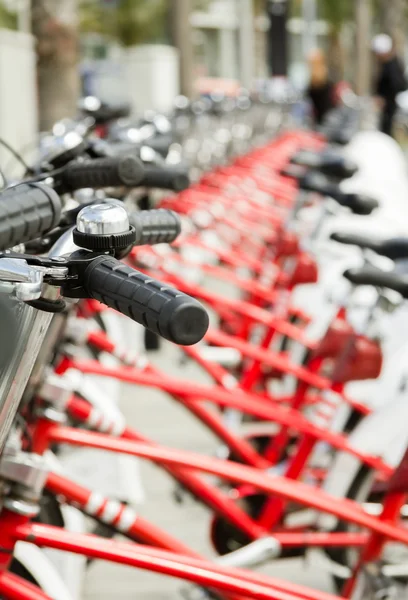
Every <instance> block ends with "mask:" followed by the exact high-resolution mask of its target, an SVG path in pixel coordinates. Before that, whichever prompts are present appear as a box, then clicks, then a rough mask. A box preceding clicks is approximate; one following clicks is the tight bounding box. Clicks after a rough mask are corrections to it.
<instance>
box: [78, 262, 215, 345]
mask: <svg viewBox="0 0 408 600" xmlns="http://www.w3.org/2000/svg"><path fill="white" fill-rule="evenodd" d="M83 285H84V289H85V290H86V293H87V294H88V296H89V297H91V298H94V299H95V300H99V301H100V302H103V303H104V304H106V305H107V306H110V307H111V308H114V309H116V310H119V312H121V313H122V314H124V315H126V316H127V317H130V318H131V319H133V320H134V321H137V322H138V323H140V324H141V325H143V326H144V327H145V328H146V329H149V330H150V331H153V332H154V333H157V334H159V335H160V336H161V337H163V338H165V339H166V340H169V341H171V342H174V343H175V344H180V345H183V346H190V345H192V344H196V343H197V342H199V341H200V340H201V339H202V338H203V337H204V335H205V333H206V331H207V329H208V325H209V319H208V315H207V312H206V311H205V309H204V307H203V306H202V305H201V304H200V303H199V302H197V301H196V300H194V299H193V298H191V297H190V296H187V295H186V294H183V293H181V292H179V291H178V290H175V289H173V288H170V287H166V286H165V285H163V284H162V283H160V282H159V281H156V280H154V279H152V278H150V277H148V276H147V275H145V274H144V273H140V272H139V271H136V270H135V269H132V268H130V267H127V266H126V265H124V264H122V263H121V262H119V261H118V260H116V259H115V258H112V257H108V256H100V257H97V258H95V259H94V260H93V261H92V263H91V264H90V265H89V266H88V267H87V268H86V271H85V273H84V282H83Z"/></svg>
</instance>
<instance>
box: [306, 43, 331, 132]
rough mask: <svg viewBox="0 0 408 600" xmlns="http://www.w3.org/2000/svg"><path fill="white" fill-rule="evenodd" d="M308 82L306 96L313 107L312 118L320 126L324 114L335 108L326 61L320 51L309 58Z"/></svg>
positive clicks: (314, 52)
mask: <svg viewBox="0 0 408 600" xmlns="http://www.w3.org/2000/svg"><path fill="white" fill-rule="evenodd" d="M309 71H310V82H309V87H308V90H307V96H308V98H309V100H310V102H311V104H312V107H313V117H314V120H315V122H316V124H317V125H320V124H321V123H322V121H323V119H324V117H325V116H326V114H327V113H328V112H329V111H330V110H331V109H332V108H334V107H335V104H336V102H335V86H334V84H333V82H332V81H330V79H329V70H328V67H327V61H326V57H325V55H324V53H323V52H322V50H314V51H313V52H312V53H311V54H310V56H309Z"/></svg>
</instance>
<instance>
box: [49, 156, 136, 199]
mask: <svg viewBox="0 0 408 600" xmlns="http://www.w3.org/2000/svg"><path fill="white" fill-rule="evenodd" d="M143 176H144V168H143V163H142V162H141V161H140V160H139V159H138V158H136V156H130V155H127V156H115V157H107V158H99V159H96V160H89V161H86V162H75V163H71V164H69V165H67V166H66V167H65V168H64V169H63V171H62V172H61V173H60V174H59V176H58V177H56V185H55V188H56V189H57V191H58V192H59V193H65V192H73V191H74V190H79V189H81V188H104V187H117V186H127V187H134V186H137V185H140V182H141V181H142V179H143Z"/></svg>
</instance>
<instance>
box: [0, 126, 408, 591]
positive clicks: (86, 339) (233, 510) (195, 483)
mask: <svg viewBox="0 0 408 600" xmlns="http://www.w3.org/2000/svg"><path fill="white" fill-rule="evenodd" d="M111 116H112V117H113V118H115V117H116V116H118V115H111ZM335 125H336V123H334V124H333V127H334V129H336V127H335ZM343 125H344V115H341V116H340V120H339V121H337V131H336V136H335V138H336V139H337V140H338V139H339V137H342V136H341V135H340V133H342V132H343V133H344V131H343ZM123 126H124V125H123V124H122V127H123ZM64 127H65V129H64V137H63V143H61V140H60V141H59V143H58V145H57V150H56V149H55V148H52V150H50V151H49V153H48V155H47V156H46V157H45V158H44V157H43V158H42V162H41V164H39V165H37V167H36V168H35V169H33V173H32V174H30V175H28V174H27V176H26V177H25V181H24V182H23V183H21V184H20V185H17V186H15V187H13V188H10V189H8V190H6V191H4V192H3V193H2V194H1V195H0V211H2V213H1V216H2V218H1V219H0V247H1V248H2V252H1V255H0V285H1V288H0V289H1V292H2V293H1V296H0V299H1V302H2V310H1V318H2V331H3V332H4V334H3V342H2V352H1V370H2V374H1V390H2V407H1V411H0V422H1V430H0V434H1V441H2V445H3V453H2V456H1V460H0V473H1V478H2V482H3V485H2V492H1V494H2V510H1V513H0V520H1V527H0V539H1V541H0V543H1V547H2V549H3V551H2V554H1V567H0V590H1V594H2V596H3V597H5V598H31V599H34V598H50V597H51V598H58V599H60V598H70V597H72V589H70V588H69V585H68V584H67V582H66V581H64V579H63V577H61V574H60V572H59V571H58V569H56V568H54V567H53V566H52V562H48V561H49V560H50V559H49V558H48V557H47V555H45V554H43V553H42V551H40V550H38V548H53V549H58V550H62V551H65V552H69V553H72V554H75V555H81V556H86V557H88V558H93V559H101V560H109V561H112V562H116V563H119V564H125V565H130V566H133V567H135V568H141V569H146V570H149V571H152V572H158V573H161V574H164V575H168V576H173V577H177V578H180V579H184V580H186V581H189V582H191V583H193V584H194V586H195V587H196V588H199V589H200V591H201V593H202V594H203V596H204V597H206V596H207V597H224V598H225V597H230V598H233V597H235V598H237V597H240V598H243V597H246V598H269V599H277V600H279V599H281V600H283V599H285V600H289V599H292V600H295V599H296V600H298V599H300V598H301V599H302V600H306V599H310V600H330V599H332V600H333V599H334V598H335V596H332V595H330V594H328V593H323V592H319V591H317V590H312V589H308V588H305V587H302V586H299V585H296V584H294V583H291V582H289V581H283V580H279V579H276V578H272V577H267V576H265V575H261V574H259V573H257V572H255V571H253V570H250V569H251V568H253V567H257V566H258V565H261V564H264V563H267V562H268V561H272V560H279V558H282V557H288V556H306V554H308V553H310V552H311V551H313V552H319V553H320V555H321V559H323V560H324V564H325V566H326V568H327V569H328V570H329V572H331V573H332V574H333V579H334V582H335V584H336V586H337V588H338V593H339V594H340V595H341V596H342V597H346V598H356V599H357V598H364V599H365V598H377V597H380V596H379V594H382V596H381V597H383V598H387V597H392V594H399V596H398V595H397V596H396V597H401V598H403V597H404V594H405V593H406V589H405V591H404V588H406V579H407V575H408V570H407V569H408V563H407V561H406V555H404V552H403V551H401V547H403V546H404V545H406V544H407V543H408V531H407V529H406V527H405V525H404V516H405V498H406V491H407V490H408V488H407V482H406V457H405V447H406V443H407V439H408V437H407V432H406V431H407V427H406V423H405V419H404V416H405V411H406V410H408V409H407V408H406V406H407V403H406V401H405V387H404V382H405V378H406V366H405V364H404V363H405V354H406V351H405V346H406V344H405V341H404V335H403V326H404V323H405V321H406V314H405V313H404V306H403V304H402V300H401V299H402V298H404V297H405V296H407V295H408V279H407V276H406V275H404V273H403V272H401V271H399V270H398V269H394V270H392V271H383V270H381V269H378V267H376V266H375V265H378V264H382V263H381V260H380V258H381V257H386V258H388V259H389V260H393V261H398V260H399V259H403V258H406V257H407V256H408V238H407V239H402V238H398V239H386V240H378V239H375V238H373V236H370V235H368V236H367V235H366V236H364V235H362V234H356V233H350V230H348V229H347V228H346V227H345V226H344V223H345V222H347V223H349V224H351V223H352V222H353V220H354V219H360V220H361V219H368V218H371V215H372V216H373V218H375V214H376V211H377V210H378V211H379V208H378V202H377V201H376V199H373V198H371V197H367V196H365V195H362V194H359V193H356V192H350V191H348V192H345V191H344V188H343V183H342V182H343V180H347V179H349V178H352V177H353V176H356V173H357V171H358V164H357V163H355V162H353V161H352V160H350V159H349V158H347V157H346V156H345V155H344V154H343V153H342V152H341V150H339V148H333V147H332V146H330V147H329V145H328V142H327V139H325V138H324V137H323V136H321V135H316V134H313V133H310V132H306V131H287V132H284V133H283V132H282V133H281V134H279V135H278V136H277V137H275V139H273V140H272V141H270V142H269V143H267V144H264V145H263V146H262V147H259V146H258V147H255V148H253V149H252V150H251V151H250V152H247V153H246V154H245V155H242V156H236V157H235V158H234V159H231V158H230V160H229V162H228V163H225V164H223V165H221V166H220V167H218V168H215V169H213V170H211V171H209V172H207V173H203V174H202V175H201V177H200V179H199V181H198V182H196V183H195V184H194V185H192V186H191V187H189V188H187V189H184V190H183V191H179V192H178V193H177V194H174V195H169V196H166V197H164V198H162V199H161V201H160V208H159V209H158V210H146V211H137V210H135V202H134V195H133V191H132V190H133V189H134V188H138V187H139V188H143V189H144V190H146V189H149V188H155V187H161V188H175V189H181V188H185V187H186V185H187V178H186V174H185V172H184V170H183V169H181V168H179V167H174V166H169V165H168V164H165V163H158V162H156V164H154V165H151V164H146V163H142V162H141V161H140V158H139V156H140V155H141V148H140V144H139V145H138V147H137V148H136V149H135V151H133V152H132V151H131V150H132V149H131V148H130V147H129V144H127V145H126V148H123V147H121V148H120V149H119V148H118V147H116V148H115V146H116V144H110V141H109V129H106V130H105V129H104V131H98V136H105V139H104V140H103V143H102V140H101V139H100V137H99V138H98V137H97V134H96V132H95V127H94V125H93V126H91V127H87V130H86V132H85V131H83V132H82V135H80V134H79V132H78V124H75V127H72V126H70V127H71V130H69V131H66V129H67V123H65V124H64ZM338 127H340V130H339V129H338ZM68 129H69V128H68ZM74 130H75V131H74ZM121 151H122V152H123V151H125V153H124V154H120V152H121ZM102 153H103V154H104V158H101V157H100V156H101V154H102ZM113 153H115V155H114V156H112V154H113ZM96 189H98V190H99V191H95V190H96ZM101 189H109V194H106V193H105V194H103V193H101V192H100V190H101ZM113 189H114V191H113ZM76 190H81V192H80V194H76V193H75V192H76ZM85 190H86V191H85ZM380 208H381V207H380ZM333 214H335V215H336V220H337V222H338V223H340V224H342V226H341V228H340V229H339V230H338V231H337V232H335V233H332V234H331V240H328V239H327V238H328V236H327V228H326V225H327V221H328V220H330V219H331V220H332V215H333ZM339 215H347V216H346V217H345V218H343V220H342V218H341V217H340V216H339ZM356 215H357V216H356ZM396 230H397V228H396ZM363 231H364V230H363ZM18 244H24V248H21V247H16V246H17V245H18ZM169 244H171V245H169ZM340 244H341V245H340ZM361 249H363V252H362V251H361ZM379 257H380V258H379ZM356 264H357V265H358V264H360V266H359V267H354V268H350V266H354V265H356ZM373 265H374V266H373ZM388 266H389V265H388ZM346 267H348V268H346ZM217 279H219V280H221V281H223V282H225V283H226V284H227V285H228V286H229V288H234V294H228V296H226V295H225V296H224V295H222V294H220V293H218V292H217V291H214V287H213V285H210V284H209V282H214V280H217ZM366 286H369V287H368V288H367V287H366ZM390 291H391V292H396V293H397V296H393V295H392V294H390ZM329 293H330V298H329V297H328V294H329ZM200 302H201V303H202V304H201V303H200ZM204 306H205V307H207V308H208V309H210V310H211V315H212V318H211V327H210V328H208V326H209V319H208V314H207V310H206V309H205V308H204ZM107 307H109V308H107ZM111 309H114V311H116V312H113V311H112V310H111ZM391 309H393V311H394V312H393V313H392V315H391V317H390V311H391ZM118 313H121V315H125V316H126V317H129V318H130V319H132V320H134V321H136V322H137V323H139V324H140V325H142V326H143V327H144V328H146V329H148V330H149V331H151V332H153V333H154V334H155V335H158V336H160V337H162V338H164V339H167V340H169V341H171V342H173V343H175V344H178V345H180V346H181V351H182V352H183V353H184V354H185V355H186V357H187V358H188V359H189V360H190V361H193V362H194V363H196V364H197V365H198V366H199V367H200V368H201V369H202V370H203V371H204V372H205V373H206V374H207V375H208V376H209V377H210V378H211V381H212V383H211V384H202V383H197V382H196V381H191V380H188V379H185V378H176V377H174V376H169V375H167V374H166V372H165V371H164V370H163V371H162V370H160V369H158V368H157V367H154V366H153V365H152V364H151V362H150V361H149V360H148V359H147V358H146V356H145V354H144V353H143V352H135V351H134V350H135V349H134V348H133V347H132V343H129V336H128V337H127V344H126V340H125V343H124V335H123V326H122V325H123V316H121V315H119V314H118ZM125 327H127V325H125ZM381 327H382V328H383V343H382V347H381V346H380V344H379V342H378V339H377V334H378V331H379V330H380V329H381ZM106 355H110V356H111V360H107V359H106ZM397 359H398V360H397ZM390 374H391V375H390ZM89 376H97V377H98V380H99V379H100V378H103V380H107V381H112V380H113V381H116V382H118V381H120V382H126V383H127V384H134V385H135V386H138V387H137V394H140V393H141V392H140V386H144V387H152V388H157V389H160V390H161V391H163V392H165V393H167V394H168V395H169V396H170V397H171V398H173V399H175V400H177V402H179V403H181V404H182V406H183V407H184V408H186V409H187V410H188V411H190V412H191V414H192V416H193V417H195V418H196V419H198V420H199V421H200V422H201V423H202V424H203V426H205V427H206V428H208V429H209V430H211V431H212V432H213V433H214V434H215V436H216V437H217V438H218V439H219V440H220V442H221V443H222V445H223V447H224V456H226V458H213V457H210V456H204V455H200V454H196V453H194V452H187V451H181V450H179V449H173V448H167V447H164V446H162V445H160V440H154V441H153V440H151V439H149V438H147V437H146V436H145V435H144V434H142V433H140V432H139V431H137V430H135V429H134V428H131V427H129V426H127V424H126V423H125V421H124V419H123V416H122V414H121V413H120V411H119V409H118V406H117V402H116V400H117V398H116V397H115V396H116V395H117V393H118V388H115V387H106V386H104V385H102V386H101V385H100V384H99V383H98V382H96V383H95V381H94V380H93V379H90V378H89ZM390 380H391V383H392V385H390ZM364 381H369V382H373V381H374V383H373V386H372V387H373V389H374V390H375V389H377V393H378V394H380V395H381V397H382V399H383V403H382V404H381V405H375V404H374V403H372V402H371V394H373V390H372V388H366V387H364V384H363V388H362V389H363V393H361V390H360V394H353V387H352V386H351V385H350V384H351V383H352V382H355V383H354V384H353V385H356V382H357V384H358V383H361V382H364ZM367 390H368V391H367ZM384 390H385V394H384ZM364 394H367V395H366V396H365V398H363V399H362V398H361V397H359V396H364ZM110 396H111V397H110ZM134 401H135V402H137V397H136V396H135V399H134ZM209 403H210V404H211V405H212V406H213V407H215V408H216V410H213V408H209V406H208V404H209ZM248 422H250V426H248ZM169 426H170V427H171V424H169ZM152 435H153V438H154V432H152ZM67 447H73V448H80V449H81V450H82V449H84V448H91V449H100V450H105V451H109V452H112V453H115V454H116V455H119V456H122V455H127V456H132V457H138V458H143V459H147V460H149V461H152V462H154V463H155V464H157V465H158V466H160V467H162V468H163V469H164V470H165V471H166V472H167V473H168V474H169V475H170V476H171V477H172V478H174V479H175V480H176V481H177V483H178V484H179V485H181V486H182V488H184V489H186V490H188V491H189V492H190V493H191V494H192V495H193V496H194V497H195V498H196V499H197V500H199V501H200V502H202V503H203V504H204V505H206V506H207V507H208V508H209V509H210V510H211V511H212V512H213V513H214V518H213V521H212V526H211V531H210V536H211V540H212V543H213V546H214V549H215V550H216V552H217V553H218V554H219V555H220V557H219V558H218V559H216V560H210V559H208V558H205V557H202V556H200V555H199V554H198V553H197V551H196V549H195V548H190V547H188V546H186V545H185V544H184V543H182V542H180V541H179V540H178V539H176V538H174V537H173V536H171V535H169V534H168V533H167V532H166V531H163V530H161V529H160V528H159V527H157V525H156V524H155V523H152V522H148V521H147V520H145V519H143V518H142V517H141V516H140V515H138V514H136V512H135V510H134V509H133V508H132V507H130V506H129V505H128V504H126V503H124V502H120V501H118V499H117V498H109V497H107V495H106V494H104V493H101V491H100V490H95V489H90V488H89V487H87V486H84V485H80V484H79V483H78V482H77V481H76V480H75V477H74V478H73V479H71V478H70V477H68V476H67V475H66V473H65V472H64V461H65V456H66V454H65V452H66V448H67ZM82 456H84V455H82ZM85 456H86V455H85ZM104 461H105V459H103V462H102V460H101V463H100V469H101V471H102V475H103V473H104V469H105V462H104ZM205 474H211V475H214V476H216V479H215V480H214V479H213V478H211V479H208V478H207V477H205ZM102 478H103V477H102ZM171 501H172V499H171V498H163V510H165V505H166V503H167V502H171ZM69 507H74V509H75V510H76V511H78V510H79V511H80V512H81V513H83V514H84V515H87V516H89V517H91V518H92V519H93V521H94V522H96V523H99V525H101V524H103V525H105V526H108V529H109V532H110V533H109V534H110V535H111V536H114V535H115V534H121V535H124V536H125V537H126V538H128V541H127V542H122V541H118V540H114V539H109V538H108V539H106V537H100V536H98V535H96V534H95V533H89V532H86V533H85V532H83V531H81V532H79V533H78V532H75V531H72V529H73V528H70V527H68V526H67V523H68V521H69V518H70V517H69V510H68V509H69ZM310 509H312V510H310ZM104 533H105V536H106V529H105V530H104ZM17 542H24V544H23V545H21V544H18V543H17ZM40 556H41V558H40ZM192 593H193V592H192Z"/></svg>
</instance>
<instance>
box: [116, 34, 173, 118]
mask: <svg viewBox="0 0 408 600" xmlns="http://www.w3.org/2000/svg"><path fill="white" fill-rule="evenodd" d="M123 61H124V65H125V77H126V83H127V95H128V98H129V100H130V102H131V104H132V108H133V112H134V114H140V112H143V111H145V110H148V109H154V110H157V111H159V112H166V111H169V110H170V109H171V108H172V106H173V102H174V99H175V97H176V96H177V95H178V94H179V93H180V82H179V58H178V53H177V50H176V49H175V48H173V47H171V46H164V45H163V46H162V45H145V46H135V47H133V48H129V49H128V50H126V51H125V53H124V58H123Z"/></svg>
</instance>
